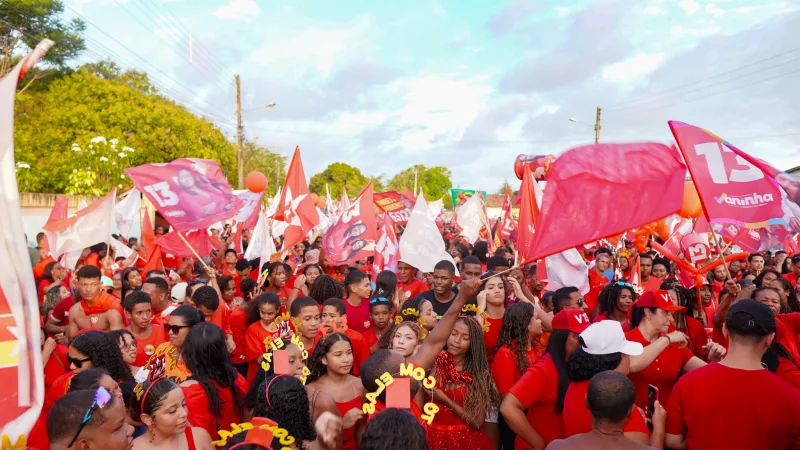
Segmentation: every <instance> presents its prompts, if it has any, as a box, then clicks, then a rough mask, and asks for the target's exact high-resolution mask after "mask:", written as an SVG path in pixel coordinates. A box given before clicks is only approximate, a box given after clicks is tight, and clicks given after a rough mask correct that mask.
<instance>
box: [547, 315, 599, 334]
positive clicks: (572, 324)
mask: <svg viewBox="0 0 800 450" xmlns="http://www.w3.org/2000/svg"><path fill="white" fill-rule="evenodd" d="M591 324H592V321H591V320H589V316H587V315H586V313H585V312H583V311H581V310H580V309H563V310H561V311H560V312H559V313H558V314H556V315H555V316H553V329H554V330H569V331H571V332H573V333H575V334H581V333H583V330H585V329H587V328H589V325H591Z"/></svg>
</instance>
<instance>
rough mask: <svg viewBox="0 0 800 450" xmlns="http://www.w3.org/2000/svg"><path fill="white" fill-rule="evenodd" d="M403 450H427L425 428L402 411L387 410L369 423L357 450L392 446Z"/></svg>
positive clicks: (384, 448) (381, 449) (371, 449)
mask: <svg viewBox="0 0 800 450" xmlns="http://www.w3.org/2000/svg"><path fill="white" fill-rule="evenodd" d="M393 444H394V445H396V446H398V447H402V448H403V449H404V450H428V437H427V435H426V434H425V428H424V427H423V426H422V425H420V423H419V421H417V419H416V417H414V415H413V414H411V413H410V412H408V411H406V410H404V409H397V408H387V409H384V410H383V411H381V412H379V413H378V414H376V415H375V417H373V418H372V420H370V421H369V425H367V429H366V431H365V432H364V435H363V436H362V437H361V445H360V446H359V450H386V449H388V448H391V447H392V445H393Z"/></svg>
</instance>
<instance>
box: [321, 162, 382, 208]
mask: <svg viewBox="0 0 800 450" xmlns="http://www.w3.org/2000/svg"><path fill="white" fill-rule="evenodd" d="M370 181H372V187H373V190H374V191H375V192H380V191H382V190H384V186H383V177H380V176H379V177H369V176H366V175H364V174H362V173H361V171H360V170H358V169H357V168H355V167H353V166H350V165H349V164H345V163H340V162H335V163H333V164H330V165H329V166H328V167H327V168H325V170H323V171H322V172H320V173H318V174H316V175H314V176H313V177H311V181H310V182H309V183H308V189H309V190H310V191H311V192H313V193H315V194H317V195H320V196H323V197H324V196H325V185H326V184H327V185H328V189H330V191H331V197H333V199H334V200H338V199H339V198H340V197H341V195H342V189H345V190H346V191H347V196H348V197H350V198H353V197H355V196H357V195H358V193H359V192H361V190H362V189H364V187H365V186H366V185H367V184H368V183H369V182H370Z"/></svg>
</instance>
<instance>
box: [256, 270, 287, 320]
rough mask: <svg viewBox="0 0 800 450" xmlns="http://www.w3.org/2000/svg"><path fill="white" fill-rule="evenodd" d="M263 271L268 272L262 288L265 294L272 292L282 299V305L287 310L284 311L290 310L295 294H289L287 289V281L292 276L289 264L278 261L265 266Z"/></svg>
mask: <svg viewBox="0 0 800 450" xmlns="http://www.w3.org/2000/svg"><path fill="white" fill-rule="evenodd" d="M261 270H262V271H264V270H266V271H267V277H266V279H265V280H264V284H263V286H262V288H263V289H264V292H272V293H273V294H275V295H277V296H278V298H279V299H281V305H283V307H284V308H285V309H284V310H286V309H289V304H290V303H291V300H293V298H292V297H291V295H292V294H293V292H289V289H288V288H287V287H286V281H287V280H288V279H289V276H290V275H291V274H292V269H291V268H289V267H288V264H284V263H282V262H280V261H276V262H269V263H266V264H263V265H262V269H261Z"/></svg>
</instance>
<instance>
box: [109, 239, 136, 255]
mask: <svg viewBox="0 0 800 450" xmlns="http://www.w3.org/2000/svg"><path fill="white" fill-rule="evenodd" d="M109 242H111V248H113V249H114V254H115V255H116V257H117V258H119V257H123V258H125V259H128V257H129V256H131V255H132V254H133V250H131V248H130V247H128V246H127V245H125V244H123V243H122V242H120V241H118V240H116V239H114V238H113V237H112V238H110V240H109Z"/></svg>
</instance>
